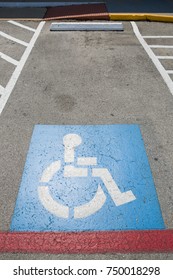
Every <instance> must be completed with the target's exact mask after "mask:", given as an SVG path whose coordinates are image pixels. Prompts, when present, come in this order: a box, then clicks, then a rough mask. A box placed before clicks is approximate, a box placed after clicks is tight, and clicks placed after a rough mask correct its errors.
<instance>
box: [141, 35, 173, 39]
mask: <svg viewBox="0 0 173 280" xmlns="http://www.w3.org/2000/svg"><path fill="white" fill-rule="evenodd" d="M142 37H143V38H145V39H150V38H151V39H159V38H161V39H162V38H163V39H166V38H167V39H168V38H173V36H159V35H158V36H142Z"/></svg>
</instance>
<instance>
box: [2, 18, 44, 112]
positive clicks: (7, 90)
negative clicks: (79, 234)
mask: <svg viewBox="0 0 173 280" xmlns="http://www.w3.org/2000/svg"><path fill="white" fill-rule="evenodd" d="M44 24H45V21H42V22H40V24H39V25H38V27H37V29H36V32H35V33H34V35H33V37H32V39H31V41H30V43H29V45H28V47H27V48H26V50H25V52H24V54H23V55H22V58H21V60H20V62H19V63H18V65H17V67H16V69H15V70H14V72H13V74H12V76H11V78H10V80H9V82H8V84H7V86H6V88H5V94H3V95H2V97H1V99H0V114H1V113H2V111H3V109H4V107H5V104H6V103H7V101H8V98H9V97H10V95H11V92H12V90H13V88H14V86H15V84H16V82H17V80H18V78H19V76H20V73H21V71H22V69H23V67H24V65H25V63H26V61H27V59H28V57H29V55H30V53H31V51H32V48H33V47H34V44H35V42H36V40H37V38H38V36H39V34H40V32H41V30H42V28H43V26H44Z"/></svg>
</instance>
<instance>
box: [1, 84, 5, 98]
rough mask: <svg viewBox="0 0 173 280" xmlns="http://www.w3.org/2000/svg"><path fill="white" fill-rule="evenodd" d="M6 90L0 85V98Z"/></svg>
mask: <svg viewBox="0 0 173 280" xmlns="http://www.w3.org/2000/svg"><path fill="white" fill-rule="evenodd" d="M4 91H5V88H4V87H3V86H1V85H0V96H2V95H3V94H4Z"/></svg>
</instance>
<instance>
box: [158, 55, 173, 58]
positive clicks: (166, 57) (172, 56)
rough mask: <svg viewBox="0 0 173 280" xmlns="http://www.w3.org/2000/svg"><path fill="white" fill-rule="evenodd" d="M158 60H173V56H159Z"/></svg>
mask: <svg viewBox="0 0 173 280" xmlns="http://www.w3.org/2000/svg"><path fill="white" fill-rule="evenodd" d="M157 58H158V59H173V56H168V55H166V56H164V55H160V56H157Z"/></svg>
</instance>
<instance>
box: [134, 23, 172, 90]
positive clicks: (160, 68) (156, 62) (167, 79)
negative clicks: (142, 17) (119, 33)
mask: <svg viewBox="0 0 173 280" xmlns="http://www.w3.org/2000/svg"><path fill="white" fill-rule="evenodd" d="M131 24H132V27H133V31H134V33H135V35H136V37H137V38H138V40H139V42H140V43H141V45H142V46H143V48H144V50H145V51H146V53H147V54H148V56H149V57H150V58H151V60H152V62H153V63H154V65H155V66H156V68H157V70H158V71H159V72H160V74H161V76H162V78H163V80H164V81H165V83H166V84H167V86H168V88H169V90H170V92H171V93H172V95H173V81H172V80H171V78H170V76H169V74H168V73H167V72H166V71H165V68H164V67H163V65H162V64H161V63H160V61H159V59H158V58H157V56H156V55H155V54H154V52H153V51H152V49H151V48H150V46H149V45H148V44H147V43H146V41H145V40H144V39H143V37H142V35H141V33H140V32H139V29H138V27H137V25H136V23H135V22H131Z"/></svg>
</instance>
